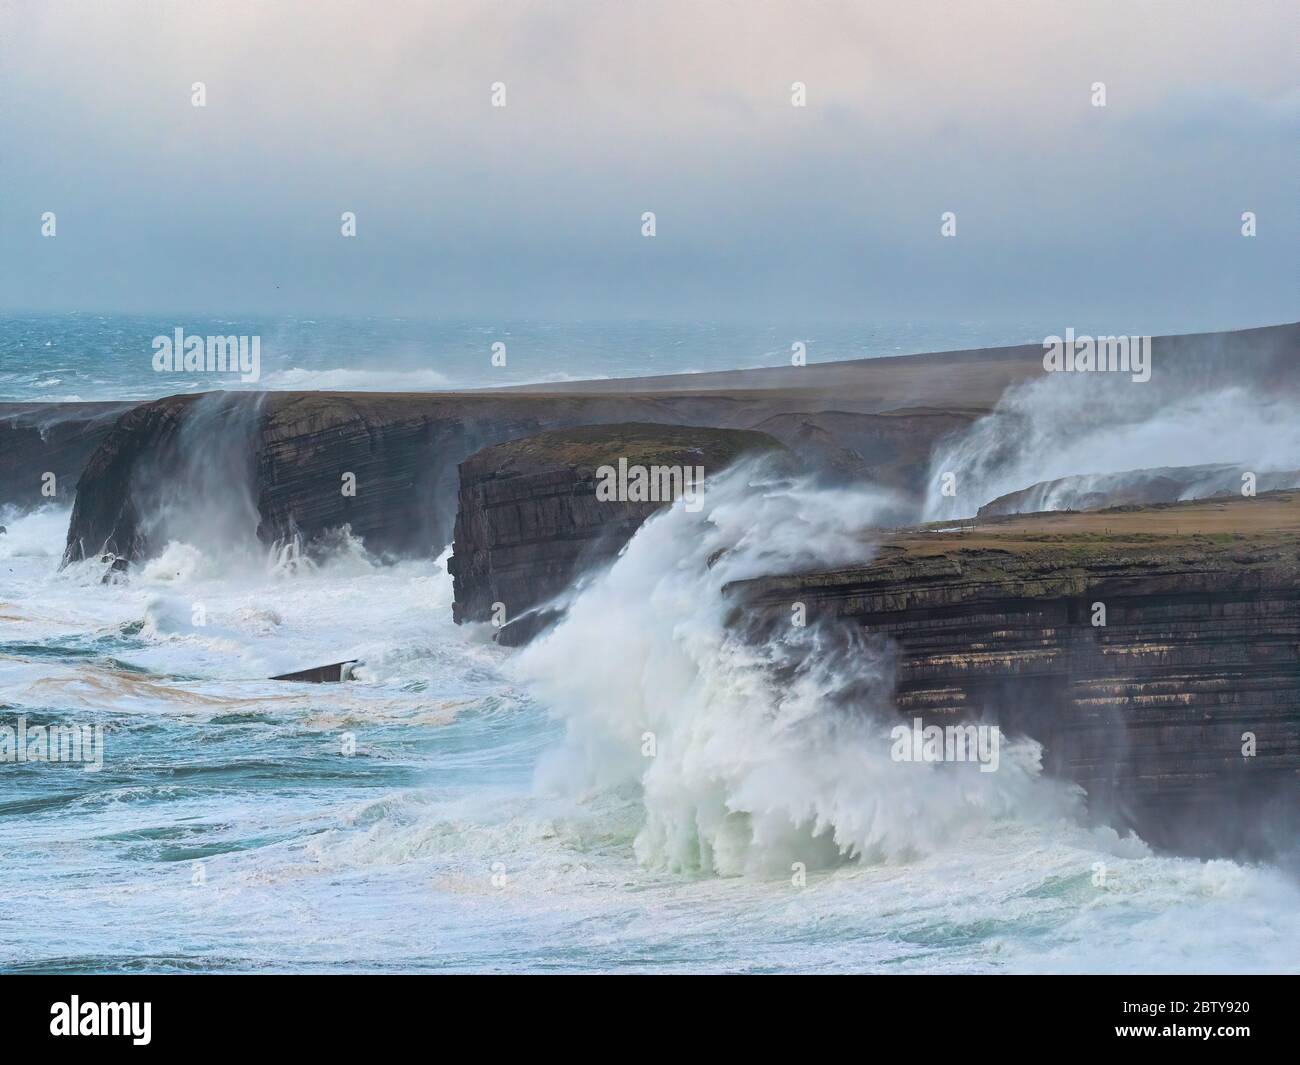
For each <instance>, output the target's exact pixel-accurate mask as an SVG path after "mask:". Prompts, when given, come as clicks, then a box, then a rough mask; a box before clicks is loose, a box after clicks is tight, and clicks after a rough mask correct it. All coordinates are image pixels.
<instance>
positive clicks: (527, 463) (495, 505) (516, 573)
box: [448, 423, 783, 644]
mask: <svg viewBox="0 0 1300 1065" xmlns="http://www.w3.org/2000/svg"><path fill="white" fill-rule="evenodd" d="M780 450H783V449H782V448H781V445H780V444H778V443H777V442H776V441H775V440H773V439H772V438H771V437H770V436H767V435H765V434H763V433H756V432H750V431H746V430H738V429H701V428H698V427H695V426H685V425H651V424H647V423H634V424H628V423H619V424H615V425H606V426H598V427H591V426H587V427H581V428H575V429H561V430H554V431H552V432H548V433H541V434H539V435H537V436H530V437H525V438H524V439H522V440H515V441H511V442H510V443H505V444H497V445H495V446H493V447H489V448H485V449H484V450H482V451H480V452H478V453H477V454H476V455H473V456H472V457H471V458H469V459H468V460H466V461H465V462H463V463H462V464H461V466H460V506H459V510H458V512H457V515H456V531H455V546H454V554H453V555H452V558H451V560H450V564H449V566H448V569H450V571H451V573H452V576H453V578H454V585H455V603H454V606H453V617H454V618H455V620H456V622H457V623H460V622H463V621H489V620H494V619H493V617H492V611H493V606H494V604H497V603H500V604H501V605H502V607H503V608H504V611H505V616H504V617H502V618H500V619H497V620H499V621H505V622H513V621H514V620H515V619H516V618H518V617H519V616H520V615H523V614H525V613H527V612H528V611H529V610H531V609H532V608H533V607H535V606H538V605H539V604H543V603H546V602H547V601H548V600H550V599H552V598H553V597H554V596H557V595H559V594H560V593H561V592H563V591H565V589H566V588H568V587H569V585H570V584H571V583H572V581H573V579H574V577H575V576H576V575H577V574H578V573H580V572H581V571H582V570H584V569H587V568H589V567H592V566H596V565H599V564H600V563H602V562H605V561H607V560H609V559H611V558H613V557H614V556H615V555H616V554H617V553H618V552H619V550H621V549H622V547H623V545H624V544H626V543H627V541H628V540H629V539H631V537H632V535H633V533H635V532H636V530H637V529H638V528H639V527H640V526H641V524H642V523H643V522H644V521H645V520H646V518H648V517H649V516H650V515H651V514H653V513H654V512H655V511H657V510H659V509H660V508H661V507H663V506H666V505H668V504H669V503H671V502H672V501H673V499H674V498H675V496H673V495H670V494H669V493H667V492H661V491H659V490H658V489H659V487H660V485H661V484H663V483H666V482H667V481H668V480H671V477H672V474H671V471H678V473H679V474H680V473H681V471H691V470H697V471H698V472H699V473H700V474H702V480H700V481H699V483H694V484H690V485H689V486H688V484H687V477H686V476H684V475H683V476H681V477H680V480H678V482H677V484H676V486H675V487H676V489H677V494H679V495H680V494H683V493H682V490H683V489H685V497H684V499H685V503H687V504H690V505H696V504H698V505H703V496H704V494H705V493H706V492H707V484H708V480H709V478H712V477H714V476H716V475H717V474H718V473H720V472H721V471H722V470H724V469H725V468H726V467H728V466H730V465H731V464H732V463H733V462H735V461H736V459H738V458H739V457H740V456H742V455H746V454H758V453H763V452H776V451H780ZM620 464H621V465H620ZM602 467H604V468H605V472H606V477H605V478H604V480H605V481H606V482H607V483H609V482H612V481H614V480H616V479H617V478H616V477H610V476H609V474H611V473H613V472H614V471H618V470H630V471H632V473H633V474H634V475H635V474H636V473H638V472H640V471H645V472H646V474H647V476H646V477H644V478H643V479H642V480H643V481H644V484H642V485H640V486H638V485H636V484H635V481H634V480H633V478H628V477H625V478H623V480H624V486H625V487H628V488H629V489H631V490H629V491H626V492H623V493H619V494H621V495H622V498H602V497H601V492H600V491H599V485H600V481H601V480H602V478H601V476H600V470H601V468H602ZM659 471H669V472H665V473H663V474H661V473H660V472H659ZM629 481H630V482H632V483H630V484H629V483H628V482H629ZM638 487H640V488H642V489H643V490H641V491H637V490H636V489H637V488H638ZM647 488H648V489H649V490H648V491H647V490H644V489H647ZM695 493H698V495H697V494H695ZM647 496H653V498H647ZM537 627H538V625H537V624H536V623H525V624H523V625H522V626H520V625H514V624H511V625H507V627H506V628H505V629H503V630H502V632H501V642H503V643H509V644H518V643H522V642H524V640H526V639H527V638H528V637H529V636H531V635H532V634H533V632H534V631H535V629H536V628H537Z"/></svg>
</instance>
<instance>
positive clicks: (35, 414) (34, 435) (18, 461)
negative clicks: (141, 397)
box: [0, 403, 132, 508]
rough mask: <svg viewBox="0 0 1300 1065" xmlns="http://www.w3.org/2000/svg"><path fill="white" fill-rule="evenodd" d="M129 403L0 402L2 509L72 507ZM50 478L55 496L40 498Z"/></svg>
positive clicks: (0, 495) (0, 501)
mask: <svg viewBox="0 0 1300 1065" xmlns="http://www.w3.org/2000/svg"><path fill="white" fill-rule="evenodd" d="M131 406H132V404H131V403H0V505H4V504H11V505H14V506H18V507H23V508H26V507H33V506H39V505H40V504H42V503H49V502H54V501H62V502H64V503H67V502H71V500H72V495H73V490H74V488H75V487H76V484H77V478H78V477H80V476H81V471H82V470H83V469H84V468H85V465H86V461H87V460H88V459H89V458H90V456H91V454H93V453H94V451H95V449H96V448H97V447H99V445H100V444H101V443H102V442H103V440H104V438H105V437H106V436H108V433H109V430H110V429H112V427H113V423H114V421H116V420H117V418H118V417H119V416H120V415H121V414H122V413H123V412H124V411H126V410H129V409H130V408H131ZM47 473H52V474H54V478H55V480H54V492H55V494H54V495H53V496H49V495H44V494H42V487H43V485H44V484H45V483H46V481H45V480H44V477H45V474H47Z"/></svg>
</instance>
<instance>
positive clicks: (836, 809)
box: [516, 463, 1066, 875]
mask: <svg viewBox="0 0 1300 1065" xmlns="http://www.w3.org/2000/svg"><path fill="white" fill-rule="evenodd" d="M892 506H893V501H892V500H890V499H889V498H888V497H886V496H885V495H884V494H883V493H873V492H862V491H842V490H838V491H837V490H825V489H818V488H816V487H814V486H813V485H811V484H810V483H807V482H803V481H788V480H781V479H780V478H778V477H776V476H774V475H772V474H771V473H770V471H768V470H766V469H765V468H764V467H763V466H761V465H755V464H752V463H747V464H744V465H741V466H738V467H736V468H734V469H733V470H731V471H728V472H727V473H725V474H723V475H721V476H720V477H718V478H716V479H715V480H713V481H711V482H710V483H709V485H708V489H707V491H706V493H705V504H704V509H703V510H702V511H701V512H700V513H696V514H692V513H690V512H688V511H687V510H686V509H685V508H684V507H683V506H682V505H681V504H680V502H679V503H678V504H677V505H675V506H673V507H672V508H671V509H670V510H667V511H665V512H662V513H661V514H659V515H657V516H656V517H654V518H652V519H651V520H650V521H649V522H647V523H646V524H645V525H644V526H643V527H642V528H641V529H640V530H639V531H638V532H637V534H636V535H635V536H634V537H633V538H632V540H631V541H630V542H629V543H628V545H627V546H626V548H625V549H624V551H623V553H622V554H621V556H620V557H619V558H618V559H617V560H616V561H615V563H614V564H613V565H612V566H611V567H610V568H609V569H608V570H606V571H604V572H603V573H601V574H599V575H597V576H596V577H595V578H594V579H593V580H591V581H590V582H589V583H588V584H587V586H586V587H585V588H583V589H582V590H581V591H580V592H579V593H578V594H577V596H576V597H575V599H574V602H573V603H572V605H571V607H570V609H569V612H568V614H567V616H566V618H565V619H564V620H563V621H562V622H561V623H560V624H559V625H558V626H557V627H556V628H555V629H553V630H552V631H551V632H550V633H548V634H547V635H545V636H543V637H542V638H540V639H539V640H538V641H536V642H534V643H533V644H532V645H530V646H529V647H527V648H526V649H525V650H524V651H523V652H521V654H520V656H519V657H518V659H517V663H516V664H517V668H518V671H519V673H520V675H521V677H522V678H523V679H524V680H525V681H526V682H528V683H529V684H530V685H531V686H532V687H533V689H534V690H535V691H537V692H538V693H539V694H540V695H541V696H542V697H543V699H544V700H545V701H546V702H547V704H548V706H549V707H550V708H551V709H552V711H553V713H554V714H555V715H556V716H557V717H559V718H560V719H562V720H563V721H564V722H565V723H566V726H567V730H566V741H565V743H564V744H563V746H562V748H561V749H560V750H558V751H557V752H555V754H554V756H553V757H552V758H551V759H550V760H549V761H546V762H544V763H543V765H542V767H541V769H539V783H540V784H541V785H542V786H544V787H560V788H578V789H588V788H597V789H610V788H635V789H639V791H640V794H641V797H642V800H643V803H644V807H645V820H644V824H643V826H642V828H641V831H640V833H639V835H638V837H637V840H636V852H637V856H638V858H639V859H640V860H641V861H642V862H643V863H645V864H647V865H650V866H652V867H659V868H665V869H669V870H674V871H685V872H703V873H717V874H721V875H739V874H745V873H765V874H766V873H777V872H784V873H785V874H786V875H789V870H790V868H791V866H792V865H793V863H796V862H801V863H803V865H804V866H805V867H806V868H808V869H813V868H817V867H824V866H827V865H831V864H834V863H836V862H840V861H843V860H846V859H859V860H867V861H889V860H906V859H908V858H910V857H912V856H915V855H917V854H919V853H924V852H926V851H928V850H930V849H931V848H933V847H935V846H938V845H940V844H942V843H944V842H945V841H949V840H952V839H954V838H956V837H959V836H960V835H961V834H962V833H963V832H965V831H968V830H978V829H979V828H981V827H987V825H988V822H989V821H990V820H991V819H996V818H1000V817H1005V816H1009V815H1012V814H1021V813H1028V812H1030V811H1033V812H1034V814H1035V815H1048V813H1049V811H1053V810H1054V811H1056V812H1060V811H1061V810H1063V809H1064V807H1063V806H1061V805H1055V804H1054V803H1053V802H1052V801H1048V800H1044V799H1042V798H1041V797H1040V798H1037V799H1035V800H1034V801H1030V789H1034V794H1035V795H1039V792H1040V791H1041V790H1043V789H1044V788H1045V786H1046V782H1044V781H1042V780H1040V779H1039V776H1038V774H1039V756H1040V753H1041V752H1040V749H1039V748H1038V746H1037V745H1036V744H1033V743H1029V742H1020V743H1013V744H1010V745H1007V746H1005V747H1004V749H1003V753H1002V760H1001V766H1000V768H999V770H998V772H996V773H980V772H978V771H977V770H976V767H974V766H973V765H965V766H957V765H937V764H933V763H931V764H923V763H898V762H894V761H892V760H891V758H890V746H891V741H890V737H889V729H890V727H891V725H894V724H897V722H898V720H899V719H898V718H897V717H895V716H892V715H890V714H889V713H888V708H889V701H890V700H889V697H890V685H891V683H892V678H891V676H890V659H889V654H888V652H887V649H886V648H884V647H883V646H881V645H878V644H870V643H868V642H866V641H863V640H860V639H859V640H853V639H849V640H845V639H844V633H845V632H846V631H847V630H846V629H845V628H844V627H843V626H835V627H828V628H825V629H823V628H820V627H819V626H817V625H816V624H810V625H809V626H808V627H806V628H797V627H795V626H793V625H791V626H789V628H788V631H786V632H785V633H784V634H783V635H777V636H774V637H771V638H767V639H764V640H761V641H757V642H754V641H751V640H749V639H746V638H745V637H744V636H743V635H742V634H741V632H740V631H739V629H740V626H738V625H736V624H734V622H735V621H736V620H737V619H736V618H734V617H732V616H730V615H732V614H733V612H734V610H735V603H734V601H733V599H732V598H731V597H729V596H728V595H727V594H724V587H725V586H726V585H727V584H728V583H730V582H732V581H736V580H742V579H745V578H749V577H755V576H760V575H765V574H778V573H790V572H795V571H798V570H801V569H802V570H806V569H809V568H813V567H828V566H837V565H847V564H849V563H855V562H861V561H865V560H866V559H867V558H869V556H870V554H871V547H870V537H871V535H872V534H871V529H872V527H873V526H875V525H878V524H880V523H881V521H882V519H886V518H887V517H891V516H892V514H891V508H892ZM719 552H721V553H719ZM710 562H712V563H713V564H712V565H710ZM647 734H649V735H647ZM651 738H652V742H653V745H654V754H653V756H652V757H647V756H646V755H645V754H644V753H643V751H644V750H645V749H646V745H647V743H648V742H650V741H651ZM1049 790H1050V792H1051V794H1052V795H1053V796H1057V794H1058V793H1057V790H1056V789H1055V788H1051V789H1049ZM1059 797H1060V798H1061V801H1062V802H1065V801H1066V799H1065V797H1064V796H1063V795H1062V796H1059Z"/></svg>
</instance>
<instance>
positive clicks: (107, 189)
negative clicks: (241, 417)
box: [0, 0, 1300, 332]
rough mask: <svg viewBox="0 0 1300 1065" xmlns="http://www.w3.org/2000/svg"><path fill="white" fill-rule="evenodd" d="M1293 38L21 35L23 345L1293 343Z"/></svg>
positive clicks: (1225, 18) (0, 112) (967, 15)
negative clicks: (390, 319)
mask: <svg viewBox="0 0 1300 1065" xmlns="http://www.w3.org/2000/svg"><path fill="white" fill-rule="evenodd" d="M1296 30H1297V15H1296V12H1295V8H1294V5H1293V3H1290V2H1277V3H1274V2H1269V0H1252V2H1251V3H1249V4H1242V3H1237V2H1226V0H1225V2H1219V3H1203V2H1197V0H1176V2H1143V0H1122V2H1113V3H1112V2H1108V0H1088V2H1086V3H1084V2H1077V3H1075V2H1071V0H1024V2H1011V0H983V2H974V0H972V2H962V0H943V2H940V0H933V2H931V0H871V2H867V0H781V2H770V0H744V2H739V0H696V2H677V0H639V2H637V3H612V2H609V0H605V2H600V3H596V2H586V0H569V2H541V0H472V2H471V0H467V2H462V0H449V2H423V3H415V2H399V0H366V2H355V3H342V2H337V0H301V2H300V0H252V2H244V0H222V2H220V3H218V2H216V0H168V2H165V3H164V2H142V0H106V2H103V3H96V4H87V3H80V2H73V0H39V2H36V0H31V2H29V0H0V309H5V310H11V311H17V310H87V311H98V312H112V311H121V312H128V311H130V312H154V311H171V310H186V311H195V312H202V313H208V314H221V313H231V314H235V313H252V312H257V313H275V314H280V313H282V314H304V313H306V314H312V313H321V314H327V313H329V314H334V313H337V314H345V315H348V314H355V315H404V316H415V317H428V318H457V319H468V318H476V317H492V316H498V317H502V316H503V317H510V318H527V317H540V318H555V319H566V320H573V319H579V320H602V319H619V318H629V317H630V318H652V319H653V318H662V319H666V320H691V319H708V320H718V321H741V322H743V321H752V320H757V319H762V320H764V321H787V320H789V321H793V320H799V319H817V320H824V321H848V322H854V321H870V320H874V319H881V318H889V319H891V320H907V319H920V320H934V319H944V320H965V319H982V320H1008V321H1014V320H1016V319H1017V318H1030V319H1034V320H1041V319H1043V318H1045V317H1049V316H1053V315H1055V316H1059V317H1060V320H1061V321H1062V322H1063V323H1065V324H1068V323H1069V322H1071V321H1081V322H1082V321H1087V322H1090V323H1091V322H1108V323H1109V322H1112V321H1113V322H1114V323H1115V324H1114V329H1115V331H1117V332H1118V331H1120V330H1124V331H1146V332H1187V331H1195V330H1199V329H1212V328H1231V327H1237V326H1247V325H1255V324H1269V323H1276V322H1282V321H1289V320H1294V319H1295V318H1297V317H1300V315H1297V314H1296V311H1295V296H1296V279H1297V278H1296V264H1295V248H1296V242H1297V237H1298V236H1300V222H1298V219H1297V203H1296V196H1295V188H1294V186H1295V178H1296V154H1295V143H1296V140H1295V138H1296V134H1297V132H1298V131H1300V130H1298V127H1300V89H1297V87H1296V86H1297V82H1296V65H1297V63H1296V56H1295V34H1296ZM195 82H202V83H203V85H204V89H205V92H206V106H203V107H195V106H193V103H192V95H193V93H192V86H193V84H194V83H195ZM497 82H500V83H503V84H504V85H505V92H506V96H505V100H506V106H504V107H494V106H492V86H493V84H494V83H497ZM795 82H801V83H803V84H804V85H805V86H806V100H807V104H806V106H805V107H795V106H792V102H791V100H792V86H793V84H794V83H795ZM1096 82H1102V83H1104V85H1105V93H1106V106H1104V107H1097V106H1094V105H1093V100H1094V90H1093V85H1094V83H1096ZM345 211H351V212H354V213H355V216H356V236H355V237H344V236H342V235H341V232H340V230H341V225H342V223H341V215H342V213H343V212H345ZM647 211H653V212H654V214H655V222H656V232H655V235H654V236H653V237H646V236H643V234H642V215H643V213H644V212H647ZM947 211H951V212H953V213H954V214H955V216H956V234H955V235H954V236H951V237H944V236H941V219H942V215H943V213H944V212H947ZM1244 211H1252V212H1254V213H1255V215H1256V219H1257V222H1256V225H1257V235H1256V236H1255V237H1253V238H1248V237H1243V236H1242V234H1241V225H1242V223H1241V215H1242V212H1244ZM44 212H54V214H55V219H56V227H57V229H56V236H54V237H46V236H43V235H42V232H41V229H42V215H43V213H44Z"/></svg>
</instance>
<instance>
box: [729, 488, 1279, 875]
mask: <svg viewBox="0 0 1300 1065" xmlns="http://www.w3.org/2000/svg"><path fill="white" fill-rule="evenodd" d="M1175 530H1177V531H1175ZM1298 533H1300V496H1293V495H1287V494H1283V493H1277V494H1274V495H1271V496H1259V497H1257V498H1256V499H1240V498H1238V499H1236V500H1231V501H1228V500H1224V501H1217V500H1216V501H1213V502H1210V501H1206V502H1202V503H1185V504H1177V505H1172V506H1168V507H1144V508H1139V507H1132V508H1126V509H1125V510H1123V511H1117V510H1111V511H1104V512H1099V513H1095V514H1065V513H1060V514H1046V515H1031V516H1027V517H1023V518H1017V519H1001V520H1000V521H997V520H995V521H992V522H985V523H982V524H978V525H974V526H972V527H971V528H970V529H968V530H967V531H965V532H964V533H962V534H954V533H948V532H939V531H927V530H925V529H922V530H918V531H915V532H912V533H904V534H900V535H899V536H898V537H896V538H894V539H892V540H890V541H888V542H887V543H886V545H885V547H884V549H883V550H882V552H881V556H880V558H879V560H878V561H876V562H874V563H872V564H870V565H865V566H861V567H855V568H850V569H843V570H837V571H828V572H822V573H812V574H803V575H799V576H791V577H773V578H763V579H759V580H755V581H748V582H742V583H740V584H738V585H735V586H732V588H730V589H729V593H730V594H732V595H733V596H734V597H735V598H736V600H737V602H738V603H739V604H741V605H743V606H744V607H745V608H746V609H745V610H743V611H742V612H741V614H740V618H741V619H742V621H741V622H740V623H741V624H748V625H750V626H752V627H753V631H754V633H755V635H762V634H764V633H771V632H774V631H777V627H778V626H781V625H788V619H789V611H790V604H791V603H792V602H796V601H798V602H803V603H805V604H806V607H807V614H808V618H809V623H810V624H814V623H820V624H822V625H824V626H826V627H827V629H828V631H830V632H836V631H839V630H843V631H844V632H845V633H846V634H848V633H856V634H859V635H860V636H865V637H867V638H875V639H883V640H885V641H887V642H888V643H890V644H892V646H893V647H894V648H895V651H896V671H897V672H896V704H897V709H898V712H899V713H900V714H901V715H902V716H903V717H904V719H908V720H910V719H911V718H913V717H921V718H922V719H923V720H925V721H926V723H927V724H929V723H937V724H945V723H951V722H954V721H957V720H975V721H984V722H987V723H996V724H999V725H1000V726H1001V727H1002V729H1003V731H1004V732H1005V733H1007V734H1008V735H1028V736H1032V737H1033V738H1035V739H1037V740H1039V741H1040V742H1041V743H1042V744H1043V745H1044V748H1045V756H1044V765H1045V768H1046V769H1047V770H1048V771H1049V772H1051V773H1054V774H1056V775H1059V776H1063V777H1066V778H1068V779H1070V780H1073V781H1075V782H1077V783H1078V784H1080V785H1082V786H1083V788H1084V789H1085V790H1086V791H1087V794H1088V799H1089V806H1090V809H1091V810H1092V812H1093V813H1094V814H1095V815H1096V816H1098V817H1099V818H1101V819H1104V820H1107V821H1110V822H1112V823H1114V824H1116V825H1118V826H1120V827H1122V828H1126V827H1134V828H1136V829H1137V830H1138V832H1139V834H1140V835H1141V836H1142V837H1143V838H1144V839H1145V840H1147V841H1148V842H1149V843H1152V844H1153V845H1156V846H1159V847H1164V848H1168V849H1171V850H1175V851H1179V852H1183V853H1190V854H1196V855H1204V856H1211V855H1232V856H1260V855H1268V854H1272V853H1276V852H1277V851H1278V850H1279V849H1280V848H1281V847H1285V846H1293V845H1294V840H1295V838H1296V834H1297V832H1298V831H1300V550H1297V546H1296V545H1297V534H1298ZM1098 602H1100V603H1104V604H1105V607H1106V624H1105V625H1104V626H1094V625H1093V624H1092V617H1093V613H1092V612H1093V604H1094V603H1098ZM1247 732H1249V733H1253V734H1254V736H1255V737H1256V742H1257V745H1258V747H1257V754H1256V755H1255V756H1254V757H1243V754H1242V746H1243V742H1244V741H1243V734H1244V733H1247Z"/></svg>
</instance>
